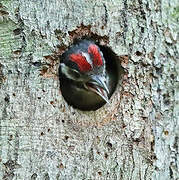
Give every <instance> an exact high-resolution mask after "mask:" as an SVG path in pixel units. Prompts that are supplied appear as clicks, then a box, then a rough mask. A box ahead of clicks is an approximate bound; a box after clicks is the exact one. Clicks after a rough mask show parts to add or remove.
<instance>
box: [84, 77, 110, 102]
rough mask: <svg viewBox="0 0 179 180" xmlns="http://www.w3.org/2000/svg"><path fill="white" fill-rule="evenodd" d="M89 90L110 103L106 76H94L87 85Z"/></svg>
mask: <svg viewBox="0 0 179 180" xmlns="http://www.w3.org/2000/svg"><path fill="white" fill-rule="evenodd" d="M85 86H86V87H87V89H89V90H91V91H93V92H95V93H96V94H98V95H99V96H100V97H102V98H103V99H104V100H105V101H106V102H107V103H109V98H108V95H109V89H108V87H107V84H106V78H105V77H104V76H92V77H91V79H90V80H89V81H88V82H87V83H86V84H85Z"/></svg>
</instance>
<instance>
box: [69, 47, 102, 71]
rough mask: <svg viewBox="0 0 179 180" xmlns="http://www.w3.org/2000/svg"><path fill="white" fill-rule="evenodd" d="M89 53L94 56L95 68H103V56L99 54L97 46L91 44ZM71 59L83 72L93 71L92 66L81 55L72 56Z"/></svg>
mask: <svg viewBox="0 0 179 180" xmlns="http://www.w3.org/2000/svg"><path fill="white" fill-rule="evenodd" d="M88 53H89V54H91V55H92V56H93V65H94V66H102V65H103V61H102V58H101V54H100V53H99V51H98V48H97V46H96V45H94V44H91V45H90V46H89V47H88ZM70 59H71V61H73V62H75V63H76V64H77V65H78V68H79V69H80V71H82V72H86V71H90V70H91V69H92V66H91V64H89V63H88V61H87V60H86V58H85V57H84V56H83V55H82V54H80V53H78V54H71V55H70Z"/></svg>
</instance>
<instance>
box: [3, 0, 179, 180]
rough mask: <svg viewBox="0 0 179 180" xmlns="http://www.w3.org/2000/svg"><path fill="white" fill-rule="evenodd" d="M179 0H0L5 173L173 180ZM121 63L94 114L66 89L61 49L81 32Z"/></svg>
mask: <svg viewBox="0 0 179 180" xmlns="http://www.w3.org/2000/svg"><path fill="white" fill-rule="evenodd" d="M178 7H179V5H177V0H172V1H170V0H165V1H158V0H152V1H151V0H134V1H127V0H123V1H122V0H115V1H112V0H110V1H109V0H101V1H91V0H89V1H86V0H84V1H81V0H65V1H59V0H45V1H44V0H39V1H33V0H31V1H28V0H14V1H12V0H9V1H6V0H3V1H1V2H0V179H18V180H21V179H31V180H35V179H40V180H41V179H45V180H48V179H51V180H53V179H59V180H72V179H73V180H98V179H101V180H103V179H105V180H128V179H130V180H139V179H141V180H149V179H155V180H169V179H174V180H177V179H178V178H179V172H178V167H179V155H178V154H179V153H178V143H179V139H178V133H179V126H178V112H179V110H178V109H179V106H178V104H177V101H178V95H177V93H178V77H177V71H178V57H179V56H178V45H177V32H178V29H179V27H178V24H177V23H178V22H177V21H178V18H179V11H178ZM85 35H89V36H92V37H93V38H95V39H96V40H98V41H99V42H100V43H101V44H105V45H107V46H108V47H110V48H111V49H112V50H113V51H114V52H115V53H116V55H117V56H118V57H119V62H120V61H121V64H122V66H123V68H124V69H125V74H124V75H122V77H121V80H120V82H119V85H118V87H117V89H116V92H115V93H114V95H113V96H112V98H111V100H110V101H111V104H110V105H105V106H104V107H102V108H101V109H99V110H97V111H95V112H82V111H79V110H76V109H73V108H72V107H70V106H68V105H67V104H66V102H65V101H64V99H63V98H62V96H61V94H60V89H59V88H60V87H59V80H58V71H57V69H58V65H59V62H60V61H59V59H58V55H60V54H61V53H62V52H63V51H64V50H65V49H66V48H67V47H68V46H69V45H70V44H71V43H72V42H73V39H74V38H76V37H81V36H85Z"/></svg>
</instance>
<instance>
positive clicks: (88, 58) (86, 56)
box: [81, 52, 93, 68]
mask: <svg viewBox="0 0 179 180" xmlns="http://www.w3.org/2000/svg"><path fill="white" fill-rule="evenodd" d="M81 54H82V56H84V57H85V59H86V61H87V62H88V63H89V64H90V65H91V67H92V68H93V62H92V61H91V58H90V55H89V54H88V53H84V52H82V53H81Z"/></svg>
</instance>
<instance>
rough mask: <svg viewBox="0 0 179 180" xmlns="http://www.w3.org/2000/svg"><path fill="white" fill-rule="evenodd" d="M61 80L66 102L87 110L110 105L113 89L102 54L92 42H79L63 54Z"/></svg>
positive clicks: (60, 71)
mask: <svg viewBox="0 0 179 180" xmlns="http://www.w3.org/2000/svg"><path fill="white" fill-rule="evenodd" d="M59 80H60V89H61V92H62V95H63V97H64V99H65V100H66V101H67V103H68V104H69V105H71V106H73V107H75V108H77V109H80V110H86V111H90V110H97V109H98V108H100V107H101V106H103V105H104V104H105V103H106V102H107V103H109V98H110V96H111V95H112V93H113V89H114V87H113V85H111V84H112V83H111V81H112V77H111V76H110V75H109V72H108V71H107V70H106V61H105V59H104V57H103V53H102V51H101V50H100V48H99V46H97V45H96V44H95V43H94V42H93V41H91V40H79V41H78V42H77V43H75V44H73V45H72V46H71V47H70V48H69V49H68V50H67V51H66V52H64V53H63V54H62V56H61V58H60V66H59Z"/></svg>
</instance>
